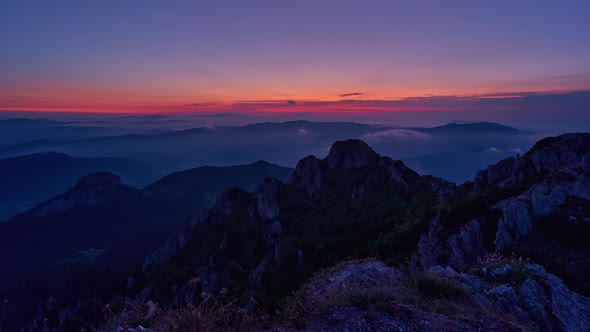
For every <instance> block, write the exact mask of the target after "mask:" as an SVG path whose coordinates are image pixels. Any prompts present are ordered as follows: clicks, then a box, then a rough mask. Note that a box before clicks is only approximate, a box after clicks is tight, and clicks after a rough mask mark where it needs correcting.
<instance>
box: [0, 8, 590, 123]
mask: <svg viewBox="0 0 590 332" xmlns="http://www.w3.org/2000/svg"><path fill="white" fill-rule="evenodd" d="M589 31H590V1H585V0H580V1H569V0H566V1H557V0H555V1H540V0H534V1H533V0H528V1H525V0H522V1H514V0H506V1H504V0H496V1H485V0H482V1H472V0H471V1H470V0H464V1H438V0H433V1H393V0H390V1H343V0H339V1H256V0H248V1H237V0H236V1H224V0H219V1H127V0H117V1H66V0H62V1H29V0H6V1H1V2H0V110H40V111H85V112H96V111H99V112H150V113H151V112H163V113H164V112H168V113H174V112H189V111H193V112H217V111H227V110H230V111H244V112H247V111H252V112H255V111H274V112H293V111H297V112H301V111H311V112H320V111H332V112H372V111H375V112H377V111H400V110H402V111H404V110H405V111H419V110H437V109H460V110H467V109H470V110H471V109H473V110H474V111H484V110H487V109H493V108H497V109H503V110H511V109H514V110H519V109H523V108H526V109H527V110H532V109H539V108H546V111H547V112H550V111H554V112H555V111H559V109H560V108H567V109H568V110H569V111H572V112H574V113H575V112H577V113H576V114H578V115H580V114H584V113H585V112H588V111H590V106H589V105H590V93H589V92H588V91H590V33H589ZM288 100H293V101H295V102H291V103H288V102H287V101H288ZM342 100H345V101H342ZM547 102H549V103H547ZM585 114H587V113H585ZM586 117H587V116H586Z"/></svg>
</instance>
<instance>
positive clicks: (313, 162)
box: [292, 156, 322, 197]
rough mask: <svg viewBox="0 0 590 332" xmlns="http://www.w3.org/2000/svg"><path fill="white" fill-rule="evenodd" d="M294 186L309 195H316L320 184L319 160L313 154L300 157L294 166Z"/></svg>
mask: <svg viewBox="0 0 590 332" xmlns="http://www.w3.org/2000/svg"><path fill="white" fill-rule="evenodd" d="M292 182H293V183H294V184H295V187H296V188H297V189H298V190H301V191H302V192H304V193H305V194H306V195H307V196H309V197H318V192H319V190H320V187H321V185H322V171H321V169H320V160H319V159H318V158H316V157H314V156H308V157H305V158H303V159H301V160H300V161H299V162H298V163H297V167H295V173H294V174H293V181H292Z"/></svg>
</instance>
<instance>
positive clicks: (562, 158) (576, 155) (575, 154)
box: [475, 133, 590, 190]
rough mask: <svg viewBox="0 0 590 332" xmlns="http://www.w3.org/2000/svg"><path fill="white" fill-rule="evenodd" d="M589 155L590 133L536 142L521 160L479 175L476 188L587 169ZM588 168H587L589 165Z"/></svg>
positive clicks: (504, 163)
mask: <svg viewBox="0 0 590 332" xmlns="http://www.w3.org/2000/svg"><path fill="white" fill-rule="evenodd" d="M589 154H590V134H588V133H584V134H565V135H561V136H558V137H548V138H545V139H542V140H541V141H539V142H537V143H536V144H535V146H533V148H531V150H530V151H528V152H527V153H525V155H524V156H522V157H521V158H508V159H505V160H503V161H501V162H499V163H498V164H496V165H493V166H490V167H488V168H486V169H485V170H482V171H480V172H478V173H477V176H476V178H475V187H476V189H477V190H482V189H485V188H488V187H489V186H492V185H494V184H499V185H500V186H513V185H518V184H522V183H526V182H527V181H530V180H532V179H534V177H536V176H539V175H542V174H544V173H550V172H553V171H556V170H559V169H560V168H570V169H571V168H577V167H580V168H581V169H583V168H584V165H587V161H586V159H587V158H588V155H589ZM586 167H587V166H586Z"/></svg>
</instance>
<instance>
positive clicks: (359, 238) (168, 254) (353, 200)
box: [10, 134, 590, 332]
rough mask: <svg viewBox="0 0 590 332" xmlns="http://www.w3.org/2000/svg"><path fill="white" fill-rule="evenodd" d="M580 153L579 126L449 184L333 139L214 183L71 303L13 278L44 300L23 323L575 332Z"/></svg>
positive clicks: (583, 279) (580, 246) (583, 215)
mask: <svg viewBox="0 0 590 332" xmlns="http://www.w3.org/2000/svg"><path fill="white" fill-rule="evenodd" d="M589 160H590V134H566V135H561V136H558V137H551V138H546V139H543V140H541V141H539V142H537V143H536V144H535V145H534V146H533V147H532V148H531V149H530V150H529V151H528V152H526V153H524V154H522V155H519V156H517V157H511V158H507V159H504V160H502V161H500V162H498V163H497V164H495V165H492V166H489V167H487V168H485V169H483V170H481V171H480V172H479V173H478V174H477V176H476V177H475V178H474V180H473V181H469V182H466V183H464V184H462V185H460V186H456V185H454V184H453V183H450V182H448V181H445V180H443V179H440V178H436V177H432V176H421V175H419V174H418V173H416V172H415V171H413V170H411V169H410V168H408V167H407V166H406V165H405V164H404V163H403V162H402V161H399V160H394V159H391V158H389V157H384V156H381V155H380V154H378V153H377V152H375V151H374V150H373V149H372V148H371V147H369V145H367V144H366V143H365V142H363V141H360V140H355V139H351V140H346V141H338V142H336V143H334V144H333V145H332V147H331V149H330V151H329V153H328V155H327V156H326V157H325V158H324V159H319V158H316V157H314V156H308V157H305V158H303V159H301V160H300V161H299V162H298V163H297V167H296V169H295V171H294V173H293V175H292V177H291V179H290V180H289V181H287V182H283V181H281V180H278V179H274V178H266V179H265V180H264V181H262V182H261V183H260V184H259V185H258V186H257V187H256V188H255V189H254V190H252V191H246V190H244V189H239V188H230V189H228V190H226V191H224V192H223V193H221V195H220V196H219V197H218V198H217V200H216V202H215V204H214V205H212V206H211V207H210V208H208V209H205V210H203V211H202V212H200V213H199V214H198V216H196V217H195V219H194V220H193V222H192V223H191V224H190V226H187V227H186V228H185V229H184V230H182V231H180V232H178V233H176V234H175V235H173V236H171V237H169V238H168V239H167V240H165V241H164V242H162V243H161V244H160V245H159V246H158V247H156V248H155V249H153V250H152V251H150V252H149V253H148V254H147V255H145V257H144V258H143V261H142V262H141V263H140V262H138V265H137V268H136V269H135V270H133V271H128V273H127V274H125V273H123V274H119V275H116V274H112V273H108V272H103V273H105V274H100V279H101V280H103V282H102V283H100V284H97V283H94V284H92V286H89V287H83V286H84V285H88V284H87V283H85V281H83V279H80V280H82V281H79V282H76V281H74V282H72V284H70V287H71V288H76V287H78V288H80V287H83V288H84V290H85V291H84V292H78V293H77V295H78V296H74V295H72V294H70V293H65V295H62V296H59V295H57V296H54V297H50V298H48V295H49V294H52V295H54V294H60V293H59V292H50V293H47V292H46V293H42V292H40V291H38V290H37V289H38V288H35V287H30V285H36V284H30V283H29V284H26V285H27V288H25V289H35V294H38V293H42V294H46V296H45V297H43V296H38V295H37V296H36V298H45V299H46V300H45V301H44V302H43V306H42V307H39V310H38V315H37V316H36V318H35V319H34V323H33V325H37V326H40V325H43V324H46V325H47V324H49V325H51V326H61V328H64V329H65V330H72V331H75V330H77V329H78V330H79V329H80V328H81V325H79V323H77V322H78V321H79V320H80V319H83V320H84V321H86V322H88V321H91V322H97V324H98V323H100V322H101V321H102V322H103V323H102V325H101V327H100V328H98V330H104V331H117V329H118V330H121V329H123V330H125V329H129V328H130V329H132V330H134V329H135V330H142V329H147V330H148V331H153V332H161V331H199V330H218V329H229V328H234V329H245V330H267V331H277V332H278V331H295V330H299V329H302V328H305V329H307V330H308V331H317V330H322V331H340V330H346V329H348V330H351V331H371V330H374V331H379V330H392V329H393V330H395V329H403V330H410V331H427V330H451V331H472V330H484V331H552V330H558V331H586V330H588V328H590V298H588V297H587V296H588V295H589V293H588V284H587V280H590V273H589V271H590V270H589V267H590V262H588V259H587V257H589V255H588V250H589V249H590V247H588V243H587V241H585V240H584V239H586V238H587V236H588V235H589V233H588V227H587V226H588V220H589V217H590V213H589V212H588V211H590V195H589V194H588V188H590V186H589V185H588V183H589V181H590V164H589ZM172 178H177V179H179V180H178V181H179V182H180V181H185V180H180V179H183V178H184V175H183V174H177V175H175V176H173V177H172ZM98 187H101V188H111V187H108V186H107V187H105V186H103V185H100V186H98ZM154 187H155V188H160V189H158V190H157V191H162V192H163V193H162V194H159V196H154V194H152V193H149V191H148V190H147V189H146V191H145V192H143V193H142V195H147V197H158V198H157V199H156V200H155V201H152V202H150V203H149V205H155V202H156V201H158V200H161V199H162V197H179V196H178V195H180V194H179V193H182V192H184V191H183V190H179V189H177V188H176V187H175V186H173V185H172V186H169V185H162V184H158V185H156V184H154ZM162 188H166V189H162ZM121 190H122V189H121ZM84 197H88V195H87V196H84ZM91 197H97V198H96V199H93V200H91V201H92V202H95V201H98V202H100V201H101V200H102V199H101V197H102V196H101V195H94V196H93V195H91ZM187 197H188V196H187ZM66 205H67V204H66ZM147 205H148V204H145V205H144V208H148V206H147ZM57 206H58V207H62V206H64V204H63V203H60V204H58V205H57ZM45 209H47V208H45ZM50 210H51V209H50ZM31 212H32V213H34V212H35V211H31ZM37 213H38V212H37ZM78 220H82V219H78ZM145 225H146V223H145V222H144V224H143V225H142V226H136V227H138V229H140V228H142V227H145ZM135 232H137V229H136V230H135ZM132 233H133V231H129V232H126V234H127V238H128V239H130V238H132V236H129V235H128V234H132ZM130 243H131V244H135V243H136V242H135V241H129V243H127V245H128V246H129V244H130ZM366 257H371V259H364V258H366ZM338 262H341V263H338ZM65 275H66V276H67V275H68V274H67V273H66V274H65ZM70 275H71V274H70ZM96 275H97V274H94V276H96ZM62 278H63V277H62ZM40 279H41V280H47V279H48V278H47V275H43V277H42V278H40ZM80 284H81V285H80ZM10 294H18V295H20V296H23V295H25V294H28V293H27V291H26V290H23V288H20V289H19V291H17V292H13V293H10ZM13 296H15V295H13ZM25 298H26V296H25ZM156 304H157V305H156ZM104 310H107V313H108V315H110V316H108V317H107V318H108V321H107V322H105V321H104V317H101V316H103V315H104ZM72 318H75V319H72ZM48 322H50V323H48ZM139 326H141V327H139Z"/></svg>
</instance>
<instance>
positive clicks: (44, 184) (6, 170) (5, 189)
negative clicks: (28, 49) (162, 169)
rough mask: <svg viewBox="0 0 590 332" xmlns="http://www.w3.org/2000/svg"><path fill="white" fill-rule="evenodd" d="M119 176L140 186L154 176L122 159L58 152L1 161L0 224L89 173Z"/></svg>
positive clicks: (141, 165)
mask: <svg viewBox="0 0 590 332" xmlns="http://www.w3.org/2000/svg"><path fill="white" fill-rule="evenodd" d="M99 171H105V172H111V173H115V174H120V175H121V176H122V177H123V178H124V179H125V182H126V183H127V184H130V185H133V186H140V185H142V184H143V183H145V182H146V181H149V179H151V178H153V177H154V176H155V174H154V172H153V171H152V170H151V169H149V168H148V167H147V166H145V165H143V164H141V163H139V162H137V161H134V160H131V159H124V158H79V157H74V156H69V155H66V154H63V153H57V152H44V153H36V154H31V155H26V156H19V157H14V158H7V159H0V183H2V190H1V191H0V222H2V221H4V220H7V219H9V218H10V217H13V216H14V215H15V214H16V213H18V212H23V211H26V210H28V209H30V208H32V207H33V206H35V205H37V204H40V203H41V202H43V201H44V200H46V199H47V198H48V197H52V196H56V195H58V194H61V193H62V192H64V191H65V190H66V189H67V188H69V187H71V186H73V185H74V184H76V182H78V180H79V179H80V178H81V177H82V176H84V175H86V174H89V173H94V172H99Z"/></svg>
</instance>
